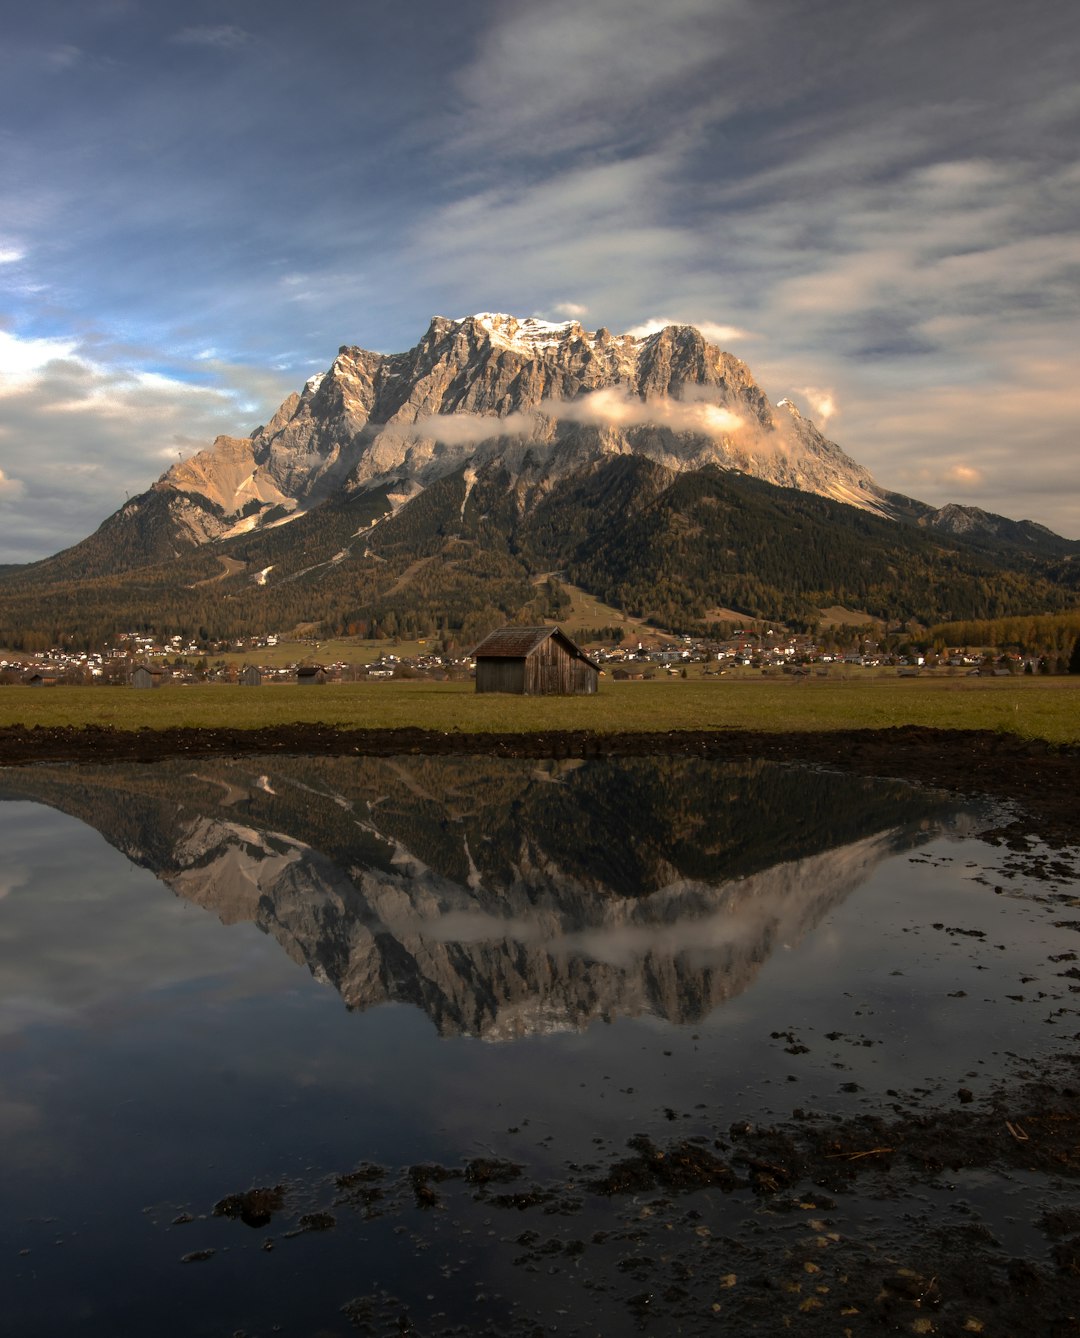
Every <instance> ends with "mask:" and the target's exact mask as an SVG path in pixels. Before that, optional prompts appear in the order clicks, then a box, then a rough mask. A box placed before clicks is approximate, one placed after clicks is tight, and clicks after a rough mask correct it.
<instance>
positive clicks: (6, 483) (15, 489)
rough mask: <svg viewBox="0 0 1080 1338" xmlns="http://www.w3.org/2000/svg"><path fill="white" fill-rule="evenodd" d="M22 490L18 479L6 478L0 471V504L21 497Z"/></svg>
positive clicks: (0, 470)
mask: <svg viewBox="0 0 1080 1338" xmlns="http://www.w3.org/2000/svg"><path fill="white" fill-rule="evenodd" d="M24 490H25V489H24V486H23V484H22V482H21V480H20V479H12V478H8V476H7V474H5V473H4V471H3V470H2V469H0V502H13V501H15V499H16V498H19V497H21V496H22V495H23V492H24Z"/></svg>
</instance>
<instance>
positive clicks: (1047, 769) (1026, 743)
mask: <svg viewBox="0 0 1080 1338" xmlns="http://www.w3.org/2000/svg"><path fill="white" fill-rule="evenodd" d="M258 753H263V754H275V753H277V754H281V753H289V754H306V755H310V756H326V757H332V756H338V757H340V756H353V755H355V756H369V757H392V756H401V755H408V754H428V755H432V756H445V755H448V754H459V755H473V756H475V755H489V756H493V757H536V758H565V757H648V756H688V757H714V758H716V759H718V760H721V761H736V760H740V759H744V758H747V757H754V758H764V759H768V760H770V761H790V762H802V763H806V764H810V765H816V766H825V767H830V768H838V769H841V770H849V771H854V772H857V773H858V774H860V775H874V776H889V777H897V778H900V779H903V780H908V781H911V782H914V783H916V784H921V785H933V786H935V787H938V788H941V789H945V790H952V791H954V792H956V793H958V794H963V795H986V796H990V797H992V798H994V799H996V800H999V801H1005V802H1007V803H1009V804H1010V805H1012V806H1014V807H1015V808H1016V809H1017V810H1018V815H1023V816H1024V817H1025V818H1026V819H1028V823H1027V825H1028V826H1031V825H1034V826H1035V827H1036V828H1037V830H1038V834H1039V836H1040V837H1042V839H1043V840H1045V841H1047V842H1049V843H1050V844H1052V845H1061V844H1070V843H1072V842H1076V841H1080V802H1078V801H1077V795H1080V746H1078V745H1075V744H1073V745H1068V746H1055V745H1052V744H1048V743H1045V742H1042V741H1040V740H1026V739H1021V738H1019V737H1017V736H1016V735H1012V734H1006V733H998V732H994V731H975V730H970V731H969V730H938V729H927V728H923V727H920V726H901V727H898V728H892V729H880V730H872V729H862V730H832V731H816V732H815V731H806V732H794V733H767V732H758V731H749V730H671V731H667V732H664V733H656V732H650V731H647V730H641V731H634V732H627V731H623V732H618V733H594V732H592V731H588V730H559V731H544V732H538V733H528V734H526V733H514V734H500V733H485V734H465V733H460V732H458V731H452V732H445V733H444V732H442V731H438V730H424V729H336V728H332V727H330V726H327V725H319V724H297V725H284V726H275V727H272V728H266V729H209V728H186V729H163V730H156V729H146V728H144V729H139V730H121V729H114V728H112V727H105V726H86V727H84V728H69V727H43V726H35V727H34V728H32V729H28V728H26V727H25V726H22V725H9V726H6V727H4V728H0V766H25V765H28V764H32V763H35V762H53V763H55V762H71V763H84V762H85V763H90V762H92V763H101V762H121V761H125V762H131V761H134V762H155V761H158V760H159V759H161V758H165V757H183V756H192V757H198V756H207V755H232V756H245V755H246V756H250V755H252V754H258Z"/></svg>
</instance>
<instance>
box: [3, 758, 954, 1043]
mask: <svg viewBox="0 0 1080 1338" xmlns="http://www.w3.org/2000/svg"><path fill="white" fill-rule="evenodd" d="M0 798H7V799H31V800H36V801H39V802H42V803H45V804H49V805H51V806H53V807H54V808H57V809H60V810H62V811H63V812H65V813H68V814H71V815H73V816H75V817H77V818H79V819H81V820H82V821H84V822H86V823H88V824H89V825H91V826H92V827H95V828H96V829H97V830H98V831H100V832H101V833H102V835H103V836H104V837H105V839H106V840H107V841H108V842H109V843H110V844H111V845H113V846H115V847H116V848H117V849H118V850H120V851H122V852H123V853H124V854H125V855H127V856H128V858H129V859H131V860H132V861H134V862H135V863H137V864H139V865H141V866H143V867H145V868H147V869H149V870H151V871H152V872H153V873H154V874H155V875H156V876H157V877H159V878H160V879H161V880H162V881H163V882H165V883H167V884H168V885H169V886H170V887H171V888H172V889H173V891H174V892H175V893H176V894H177V895H179V896H181V897H184V898H186V899H188V900H190V901H192V902H195V903H197V904H198V905H200V906H202V907H204V908H206V909H207V910H210V911H213V912H214V914H216V915H217V916H218V917H219V918H220V919H221V921H222V922H223V923H225V924H232V923H236V922H239V921H247V920H250V921H253V922H254V923H256V924H257V925H258V926H259V927H260V928H261V929H263V930H264V931H265V932H266V933H268V934H271V935H272V936H273V937H274V938H275V939H276V940H277V942H278V943H280V944H281V946H282V947H283V948H284V949H285V951H286V952H287V953H288V954H289V956H290V957H291V958H293V959H294V960H295V961H297V962H299V963H303V964H305V965H306V966H307V967H308V968H309V969H310V971H311V972H312V974H313V975H314V976H315V977H316V978H317V979H319V980H322V981H325V982H328V983H330V984H331V985H333V987H334V988H335V989H336V990H337V991H338V992H339V993H340V995H341V996H342V998H343V999H344V1001H345V1003H346V1004H347V1005H348V1007H349V1008H351V1009H352V1008H355V1009H365V1008H370V1007H371V1006H372V1005H374V1004H378V1003H383V1002H387V1001H396V1002H404V1003H410V1004H413V1005H415V1006H417V1007H418V1008H420V1009H422V1010H423V1011H424V1012H425V1013H427V1014H428V1015H429V1016H430V1018H431V1019H432V1020H433V1022H434V1024H435V1026H436V1027H437V1028H438V1031H439V1032H440V1033H441V1034H443V1035H472V1036H480V1037H483V1038H485V1039H488V1040H502V1039H508V1038H511V1037H516V1036H523V1035H529V1034H533V1033H536V1032H541V1031H542V1032H551V1031H558V1030H573V1029H580V1028H584V1027H585V1026H587V1025H588V1023H589V1022H590V1021H591V1020H592V1019H594V1018H598V1017H603V1018H611V1017H615V1016H618V1015H640V1014H646V1013H651V1014H656V1015H659V1016H661V1017H664V1018H666V1019H668V1020H670V1021H673V1022H689V1021H695V1020H697V1019H699V1018H701V1017H703V1016H704V1015H705V1014H707V1013H708V1012H710V1011H711V1010H712V1009H713V1008H715V1007H716V1006H717V1005H718V1004H720V1003H721V1002H723V1001H724V1000H725V999H729V998H732V997H733V996H735V995H737V994H739V993H740V992H742V991H743V990H745V989H746V988H747V987H748V985H749V984H750V983H751V982H752V981H753V979H754V977H755V975H756V973H757V972H758V971H759V969H760V968H761V966H762V964H763V963H764V962H765V961H766V959H767V958H768V956H769V954H770V953H771V952H772V951H773V950H774V948H776V947H777V946H781V945H785V944H793V943H796V942H798V941H799V940H800V939H801V938H802V937H803V936H804V935H805V934H807V933H808V932H809V931H810V930H811V929H813V927H814V926H815V925H816V924H817V923H818V922H819V921H820V920H821V919H822V917H823V916H825V914H826V913H827V912H828V911H829V910H830V909H831V908H832V907H834V906H835V905H837V904H838V903H839V902H841V901H842V900H843V899H844V898H845V897H846V896H847V895H848V894H849V893H850V892H851V891H852V890H853V889H854V888H855V887H857V886H858V884H859V883H860V882H861V881H862V880H863V879H864V878H865V877H866V876H867V874H868V872H869V871H870V869H871V868H872V867H873V866H874V865H876V864H877V863H878V862H879V861H880V860H881V859H882V858H883V857H884V856H886V855H887V854H890V853H892V852H894V851H896V850H898V849H902V848H904V847H905V846H909V845H911V844H912V843H914V842H915V841H916V840H918V839H919V837H920V834H921V833H926V832H929V831H930V830H931V829H937V828H939V827H940V825H941V819H942V818H943V817H944V816H947V815H948V814H951V813H953V812H954V811H955V801H948V800H946V799H945V798H944V797H943V796H942V795H940V794H935V793H933V792H928V791H925V790H918V789H915V788H912V787H910V786H907V785H905V784H903V783H901V782H891V781H872V780H866V779H861V778H857V777H851V776H845V775H839V774H833V773H823V772H818V771H814V770H810V769H807V768H801V767H794V766H792V767H789V766H783V765H779V764H775V763H766V762H759V761H747V762H745V763H739V764H732V763H716V762H710V761H706V760H701V759H678V758H667V757H657V758H635V759H618V760H615V759H610V760H599V759H598V760H589V761H586V762H581V761H561V762H540V763H538V762H536V761H529V760H513V759H501V758H476V757H462V758H453V757H450V758H447V757H400V758H391V759H374V758H304V757H289V758H277V757H275V758H262V759H259V758H256V759H249V758H245V759H239V760H229V759H206V760H199V761H198V762H197V763H194V764H193V763H191V762H185V761H183V760H173V761H167V762H162V763H159V764H156V765H154V766H152V767H151V766H145V765H131V766H107V767H106V766H103V767H100V768H80V769H78V770H74V769H69V768H49V767H35V768H27V769H25V770H21V771H9V772H7V773H6V774H5V775H4V776H3V779H2V781H0Z"/></svg>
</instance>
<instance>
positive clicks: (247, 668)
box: [237, 664, 262, 688]
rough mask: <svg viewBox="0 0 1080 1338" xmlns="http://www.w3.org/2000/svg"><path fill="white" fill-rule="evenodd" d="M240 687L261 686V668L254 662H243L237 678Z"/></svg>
mask: <svg viewBox="0 0 1080 1338" xmlns="http://www.w3.org/2000/svg"><path fill="white" fill-rule="evenodd" d="M237 681H238V682H239V684H240V686H241V687H242V688H260V687H262V670H261V669H260V668H259V667H258V666H257V665H254V664H245V665H244V667H243V669H241V670H240V678H239V679H238V680H237Z"/></svg>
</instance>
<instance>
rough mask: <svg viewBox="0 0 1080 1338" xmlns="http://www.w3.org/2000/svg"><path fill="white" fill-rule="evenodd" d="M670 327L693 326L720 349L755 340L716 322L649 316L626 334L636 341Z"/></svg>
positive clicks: (746, 333) (732, 326) (735, 327)
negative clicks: (743, 341)
mask: <svg viewBox="0 0 1080 1338" xmlns="http://www.w3.org/2000/svg"><path fill="white" fill-rule="evenodd" d="M669 325H692V326H694V328H695V329H697V330H700V331H701V333H702V334H703V335H704V336H705V338H706V339H707V340H708V341H709V343H710V344H716V345H718V346H719V347H720V348H724V347H726V345H728V344H730V343H734V342H736V341H738V340H742V339H753V338H754V336H753V335H752V334H750V333H749V332H748V331H746V330H740V329H739V328H738V327H737V326H734V325H717V324H716V322H715V321H692V320H682V319H680V318H679V317H677V316H649V317H648V318H647V319H646V320H644V321H642V322H641V323H640V324H639V325H633V326H631V327H630V329H629V330H626V331H625V333H626V334H629V335H633V336H634V337H635V338H636V339H644V338H646V337H647V336H648V335H651V334H656V332H657V331H658V330H663V329H666V327H667V326H669Z"/></svg>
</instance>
